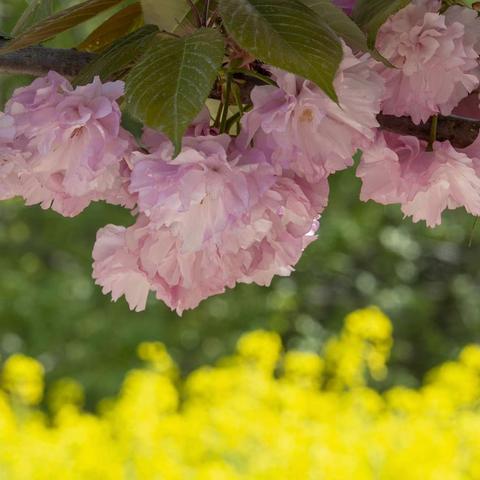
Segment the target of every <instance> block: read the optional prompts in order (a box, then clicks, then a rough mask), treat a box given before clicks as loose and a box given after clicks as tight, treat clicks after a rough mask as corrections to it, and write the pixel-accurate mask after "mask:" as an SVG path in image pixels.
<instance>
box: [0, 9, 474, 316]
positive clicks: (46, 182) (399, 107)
mask: <svg viewBox="0 0 480 480" xmlns="http://www.w3.org/2000/svg"><path fill="white" fill-rule="evenodd" d="M337 3H338V4H339V6H342V7H343V8H345V9H346V11H347V12H349V13H350V12H351V8H352V5H353V3H354V2H352V1H344V2H340V1H339V2H337ZM479 31H480V19H479V17H478V16H477V14H476V12H474V11H473V10H471V9H467V8H462V7H458V6H453V7H451V8H449V9H447V10H446V11H445V12H444V13H440V2H439V1H437V0H415V1H413V2H412V3H411V4H410V5H409V6H407V7H406V8H404V9H402V10H400V11H399V12H398V13H396V14H395V15H393V16H392V17H391V18H390V19H389V20H388V21H387V22H386V23H385V24H384V25H383V27H382V28H381V29H380V31H379V34H378V37H377V45H376V46H377V49H378V51H379V52H380V53H381V54H382V56H383V57H385V59H386V60H388V62H390V63H391V64H393V65H394V66H395V68H391V66H387V65H386V62H385V63H380V62H378V61H376V60H374V59H373V58H372V57H371V56H370V55H368V54H354V53H353V52H352V51H351V50H350V48H349V47H347V46H346V45H343V50H344V56H343V61H342V63H341V65H340V68H339V70H338V72H337V75H336V78H335V82H334V86H335V90H336V93H337V95H338V103H335V102H334V101H332V100H331V99H330V98H329V97H327V95H326V94H325V93H323V91H322V90H320V88H319V87H318V86H316V85H315V84H314V83H312V82H310V81H308V80H305V79H302V78H299V77H297V76H295V75H293V74H291V73H288V72H285V71H282V70H279V69H276V68H273V67H266V68H267V69H268V70H269V72H270V74H271V77H272V79H273V80H274V81H275V82H276V85H275V86H272V85H265V86H258V87H255V88H254V89H253V91H252V93H251V101H252V105H253V107H252V108H251V109H250V110H249V111H248V113H246V114H245V115H244V116H243V118H242V120H241V126H242V128H241V132H240V134H239V135H238V136H231V135H228V134H225V133H223V134H221V133H220V132H219V131H218V130H217V129H215V128H213V127H212V126H211V125H212V122H211V118H210V113H209V112H208V110H207V109H206V108H205V110H204V111H203V112H202V113H201V114H200V116H199V117H198V118H197V119H196V120H195V122H194V123H193V124H192V125H191V127H190V128H189V130H188V132H187V134H186V135H185V137H184V139H183V146H182V150H181V152H180V153H179V154H178V155H174V148H173V145H172V144H171V142H170V141H169V140H168V139H167V138H166V137H165V136H164V135H163V134H161V133H159V132H154V131H152V130H150V129H148V128H147V129H145V130H144V133H143V137H142V139H141V141H137V140H135V139H134V138H133V136H132V135H130V134H129V133H128V132H127V131H126V130H124V129H123V128H122V127H121V111H120V108H119V104H118V100H119V99H120V98H121V97H122V96H123V89H124V85H123V82H121V81H117V82H108V83H102V82H101V81H100V80H99V79H98V78H96V79H95V80H94V81H93V82H92V83H91V84H89V85H85V86H79V87H76V88H74V87H72V85H71V84H70V83H69V82H68V80H66V79H65V78H63V77H61V76H60V75H58V74H56V73H55V72H50V73H49V74H48V75H47V76H46V77H44V78H39V79H37V80H35V81H34V82H33V83H32V84H31V85H30V86H28V87H25V88H20V89H18V90H16V91H15V93H14V95H13V97H12V98H11V100H10V101H9V102H8V104H7V105H6V108H5V111H4V112H3V113H1V114H0V199H9V198H13V197H15V196H20V197H23V198H24V200H25V203H26V204H27V205H33V204H40V205H41V206H42V208H51V209H53V210H55V211H56V212H58V213H60V214H62V215H64V216H75V215H78V214H79V213H80V212H81V211H82V210H84V209H85V208H86V207H87V206H88V205H89V203H90V202H92V201H99V200H102V201H106V202H108V203H112V204H117V205H122V206H124V207H126V208H128V209H130V210H131V211H132V213H133V215H134V216H135V223H134V224H133V225H131V226H129V227H123V226H115V225H107V226H106V227H104V228H102V229H101V230H100V231H99V232H98V234H97V241H96V243H95V247H94V249H93V259H94V263H93V277H94V279H95V280H96V282H97V284H99V285H100V286H101V287H102V288H103V292H104V293H111V295H112V298H113V299H114V300H117V299H118V298H119V297H121V296H125V298H126V300H127V302H128V304H129V306H130V308H131V309H135V310H137V311H139V310H143V309H144V308H145V306H146V302H147V297H148V295H149V292H154V293H155V295H156V297H157V298H158V299H161V300H162V301H164V302H165V303H166V304H167V305H168V306H169V307H170V308H172V309H174V310H176V311H177V312H178V313H179V314H181V313H182V312H183V311H184V310H186V309H191V308H194V307H196V306H197V305H198V304H199V303H200V302H201V301H202V300H203V299H205V298H207V297H209V296H211V295H216V294H219V293H222V292H224V291H225V289H226V288H233V287H234V286H235V285H236V284H237V283H257V284H259V285H269V284H270V282H271V281H272V278H273V277H274V276H275V275H289V274H290V273H291V272H292V271H293V268H294V266H295V265H296V263H297V262H298V260H299V259H300V257H301V255H302V253H303V251H304V249H305V248H306V247H307V246H308V245H309V244H310V243H311V242H312V241H313V240H315V238H316V234H317V230H318V226H319V219H320V215H321V213H322V211H323V210H324V208H325V207H326V206H327V203H328V177H329V176H330V175H332V174H334V173H335V172H337V171H339V170H343V169H345V168H348V167H351V166H353V164H354V161H353V156H354V154H355V153H356V152H357V151H359V150H360V151H361V152H362V157H361V160H360V163H359V165H358V169H357V175H358V177H359V178H360V179H361V181H362V190H361V199H362V200H364V201H367V200H374V201H376V202H378V203H381V204H400V205H401V209H402V211H403V213H404V214H405V215H407V216H411V217H412V219H413V221H415V222H417V221H419V220H424V221H425V222H426V224H427V225H428V226H435V225H438V224H440V222H441V214H442V212H443V211H444V210H445V209H454V208H457V207H464V208H465V209H466V210H467V211H468V212H470V213H471V214H473V215H480V137H479V138H478V139H477V141H476V142H475V143H474V144H472V145H470V146H469V147H467V148H465V149H463V150H460V149H455V148H454V147H453V146H452V145H451V144H450V143H449V142H437V141H435V142H431V143H430V144H427V142H424V141H421V140H419V139H417V138H416V137H411V136H401V135H398V134H394V133H384V132H382V131H381V130H380V129H379V124H378V122H377V115H378V114H379V113H380V112H383V113H386V114H391V115H396V116H404V115H406V116H410V117H411V118H412V120H413V122H415V123H417V124H419V123H420V122H426V121H427V120H428V119H429V118H431V117H432V116H434V115H438V114H441V115H450V114H452V113H453V114H458V115H464V116H469V117H472V118H478V119H480V98H479V95H478V91H477V89H478V87H479V84H480V64H479V54H480V36H479V35H478V32H479Z"/></svg>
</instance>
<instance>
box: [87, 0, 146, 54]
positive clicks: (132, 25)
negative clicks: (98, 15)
mask: <svg viewBox="0 0 480 480" xmlns="http://www.w3.org/2000/svg"><path fill="white" fill-rule="evenodd" d="M141 26H143V13H142V6H141V5H140V3H139V2H135V3H132V4H131V5H128V6H127V7H125V8H123V9H122V10H120V11H119V12H117V13H116V14H115V15H113V16H112V17H110V18H109V19H108V20H106V21H105V22H103V23H102V24H101V25H100V26H99V27H98V28H96V29H95V30H94V31H93V32H92V33H91V34H90V35H89V36H88V37H87V38H86V39H85V40H84V41H83V42H82V43H81V44H80V45H79V46H78V49H79V50H85V51H87V52H98V51H101V50H103V49H104V48H105V47H107V46H109V45H111V44H112V43H113V42H114V41H115V40H118V39H119V38H121V37H123V36H125V35H128V34H129V33H132V32H134V31H135V30H137V29H139V28H140V27H141Z"/></svg>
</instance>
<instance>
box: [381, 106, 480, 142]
mask: <svg viewBox="0 0 480 480" xmlns="http://www.w3.org/2000/svg"><path fill="white" fill-rule="evenodd" d="M377 120H378V122H379V123H380V127H381V128H382V130H387V131H388V132H393V133H399V134H401V135H412V136H414V137H417V138H420V139H421V140H425V141H427V142H428V141H429V140H430V131H431V126H432V119H430V120H429V121H428V122H427V123H422V124H420V125H415V124H414V123H413V122H412V120H411V118H410V117H395V116H393V115H384V114H382V113H381V114H380V115H378V116H377ZM479 133H480V120H473V119H471V118H463V117H455V116H450V117H442V116H439V117H438V126H437V140H439V141H441V142H443V141H445V140H449V141H450V143H451V144H452V145H453V146H454V147H457V148H465V147H468V146H469V145H471V144H472V143H473V142H474V141H475V140H476V138H477V137H478V135H479Z"/></svg>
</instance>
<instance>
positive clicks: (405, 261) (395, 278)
mask: <svg viewBox="0 0 480 480" xmlns="http://www.w3.org/2000/svg"><path fill="white" fill-rule="evenodd" d="M57 3H58V2H57ZM25 5H26V2H23V1H21V0H10V1H7V2H5V1H3V2H2V4H1V7H0V31H3V32H8V31H9V29H10V28H11V26H12V25H13V24H14V23H15V20H16V18H18V16H19V15H20V13H21V10H22V8H24V6H25ZM104 17H105V16H104ZM91 25H92V24H90V25H87V26H86V27H82V28H78V29H76V30H74V31H73V32H70V33H68V34H65V35H63V36H62V38H60V39H59V40H58V41H57V44H59V45H63V46H74V45H75V44H76V43H77V42H78V41H80V40H81V39H82V38H83V37H84V36H85V34H86V32H87V31H88V29H89V28H91ZM28 81H30V80H29V79H27V78H21V77H8V76H0V101H1V102H3V101H5V99H6V98H8V96H9V95H10V93H11V91H12V88H13V87H14V86H18V85H20V84H22V83H25V82H28ZM359 188H360V183H359V181H358V179H356V178H355V176H354V171H353V170H351V171H346V172H342V173H340V174H338V175H336V176H335V177H334V178H333V179H332V181H331V191H332V192H331V199H330V204H329V207H328V209H327V211H326V212H325V214H324V216H323V218H322V220H321V227H320V233H319V239H318V240H317V241H316V242H315V243H314V244H313V245H312V246H310V247H309V248H308V250H307V252H306V253H305V255H304V257H303V259H302V260H301V262H300V264H299V265H298V268H297V271H296V272H295V273H294V274H293V275H292V276H291V277H290V278H278V279H276V280H275V281H274V282H273V284H272V286H271V287H270V288H262V287H258V286H255V285H250V286H246V285H241V286H239V287H237V288H236V289H235V290H233V291H229V292H228V293H227V294H225V295H222V296H218V297H214V298H210V299H208V300H207V301H205V302H203V303H202V304H201V306H200V307H199V308H198V309H196V310H195V311H192V312H186V313H185V314H184V315H183V317H181V318H179V317H177V316H176V315H175V314H174V313H171V312H170V311H169V310H168V309H167V308H166V307H165V306H164V305H163V304H162V303H161V302H159V301H156V300H155V299H154V298H151V299H150V301H149V305H148V307H147V310H146V311H145V312H142V313H134V312H130V311H129V310H128V307H127V305H126V302H125V301H124V300H123V299H121V300H119V302H118V303H116V304H114V303H111V301H110V298H109V297H108V296H103V295H102V294H101V292H100V289H99V288H98V287H97V286H95V285H94V282H93V281H92V279H91V250H92V246H93V243H94V241H95V234H96V231H97V230H98V228H100V227H102V226H104V225H105V224H107V223H115V224H122V225H128V224H131V223H132V222H133V219H132V217H131V215H130V214H129V212H127V211H125V210H122V209H120V208H116V207H112V206H108V205H104V204H101V203H98V204H95V205H92V206H91V207H90V208H89V209H88V210H87V211H85V212H84V213H82V214H81V215H80V216H78V217H76V218H75V219H65V218H63V217H61V216H60V215H58V214H56V213H54V212H51V211H42V210H41V209H40V208H39V207H24V206H23V205H22V202H21V201H17V200H15V201H8V202H2V203H0V249H1V254H0V354H1V355H2V356H3V357H5V356H8V355H9V354H11V353H13V352H17V351H21V352H24V353H27V354H29V355H33V356H35V357H37V358H39V359H40V360H41V361H42V362H43V364H44V365H45V367H46V370H47V378H48V380H49V381H52V380H54V379H56V378H59V377H63V376H67V375H68V376H71V377H74V378H76V379H78V380H79V381H80V382H81V383H82V384H83V385H84V386H85V388H86V390H87V398H88V404H89V405H90V406H93V405H94V404H95V402H96V401H97V400H98V399H99V398H101V397H103V396H106V395H111V394H113V393H114V392H116V391H117V389H118V387H119V385H120V382H121V379H122V377H123V375H124V373H125V372H126V370H128V369H129V368H132V367H133V366H135V365H136V364H137V359H136V355H135V348H136V345H137V344H138V343H139V342H141V341H144V340H160V341H162V342H164V343H165V344H166V346H167V348H168V349H169V351H170V352H171V353H172V354H173V356H174V357H175V359H176V360H177V361H178V362H179V364H180V366H181V367H182V369H183V370H184V371H189V370H191V369H192V368H195V367H196V366H198V365H200V364H203V363H206V362H212V361H214V360H215V359H216V358H218V357H219V356H221V355H223V354H225V353H228V352H231V350H232V348H233V345H234V343H235V341H236V339H237V338H238V336H239V335H241V334H242V333H244V332H245V331H248V330H251V329H254V328H265V329H274V330H276V331H278V332H280V333H281V334H282V336H283V338H284V340H285V342H286V345H287V346H288V347H294V348H301V349H309V350H319V349H321V347H322V344H323V343H324V341H325V340H326V339H327V338H328V337H329V336H330V335H332V334H333V333H335V332H337V331H338V330H339V329H340V328H341V325H342V321H343V317H344V315H345V314H346V313H348V312H349V311H351V310H353V309H356V308H361V307H364V306H367V305H370V304H376V305H378V306H380V307H381V308H382V309H383V310H384V311H385V312H386V313H387V314H388V315H389V316H390V317H391V318H392V321H393V322H394V329H395V346H394V350H393V357H392V360H391V362H390V366H391V368H390V375H389V378H388V380H387V381H386V382H384V383H383V384H381V385H378V387H379V388H383V387H385V386H387V385H389V384H392V383H402V384H406V385H415V384H417V383H418V382H419V380H420V379H421V377H422V375H423V374H424V373H425V371H426V370H427V369H429V368H430V367H432V366H434V365H436V364H438V363H440V362H442V361H444V360H446V359H449V358H453V357H454V356H455V355H456V354H457V353H458V351H459V349H460V348H461V347H462V346H463V345H464V344H466V343H468V342H472V341H473V342H475V341H479V339H480V290H479V281H480V274H479V266H480V258H479V243H480V229H475V228H474V219H473V218H472V217H470V216H468V215H466V214H465V212H464V211H463V210H457V211H455V212H448V213H447V214H445V215H444V223H443V224H442V226H441V227H439V228H437V229H435V230H430V229H427V228H426V227H425V226H424V224H423V223H422V224H417V225H414V224H412V222H411V221H410V220H409V219H406V220H403V219H402V214H401V212H400V210H399V208H398V207H397V206H392V207H384V206H381V205H376V204H373V203H371V202H370V203H367V204H365V203H361V202H360V201H359V200H358V193H359Z"/></svg>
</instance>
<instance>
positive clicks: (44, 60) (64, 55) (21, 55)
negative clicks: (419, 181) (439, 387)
mask: <svg viewBox="0 0 480 480" xmlns="http://www.w3.org/2000/svg"><path fill="white" fill-rule="evenodd" d="M6 41H7V40H6V39H5V38H2V37H0V48H1V47H2V45H3V44H4V43H5V42H6ZM95 57H96V55H95V54H93V53H87V52H80V51H78V50H75V49H60V48H45V47H41V46H34V47H29V48H24V49H22V50H18V51H16V52H13V53H8V54H6V55H0V73H15V74H27V75H34V76H40V75H45V74H46V73H48V71H50V70H55V71H56V72H58V73H60V74H61V75H63V76H66V77H74V76H76V75H77V74H78V73H79V72H80V71H81V70H82V68H84V67H85V66H86V65H87V64H88V63H89V62H91V61H92V60H93V59H94V58H95ZM262 73H265V72H264V71H263V70H262ZM235 78H236V79H238V80H240V81H241V85H240V87H241V89H240V91H241V98H242V99H243V100H245V101H248V99H249V98H250V92H251V90H252V89H253V88H254V87H255V86H256V85H259V84H260V81H258V80H256V79H254V78H252V77H247V76H245V75H243V74H241V73H240V74H235ZM210 96H211V97H212V98H216V99H220V98H221V88H219V87H218V86H216V87H214V89H213V90H212V92H211V95H210ZM377 119H378V121H379V123H380V126H381V128H382V129H383V130H387V131H389V132H394V133H399V134H401V135H412V136H414V137H417V138H419V139H421V140H426V141H429V139H430V132H431V120H430V121H428V122H427V123H424V124H420V125H415V124H414V123H413V122H412V120H411V119H410V118H409V117H396V116H394V115H384V114H380V115H378V117H377ZM479 133H480V121H478V120H472V119H468V118H462V117H454V116H449V117H442V116H439V117H438V127H437V140H439V141H445V140H449V141H450V142H451V143H452V145H453V146H455V147H457V148H464V147H467V146H468V145H471V144H472V143H473V142H474V141H475V139H476V138H477V137H478V135H479Z"/></svg>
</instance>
